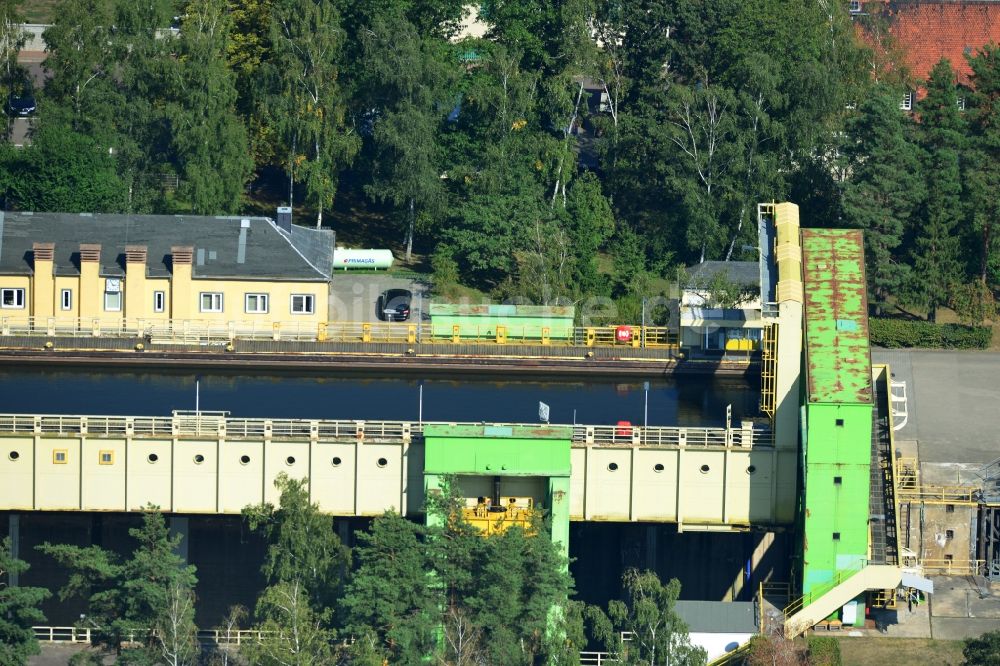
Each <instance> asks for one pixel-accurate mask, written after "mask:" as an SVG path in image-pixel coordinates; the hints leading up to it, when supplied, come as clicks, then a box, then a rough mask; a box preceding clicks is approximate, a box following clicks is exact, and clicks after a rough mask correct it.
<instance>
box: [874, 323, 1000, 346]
mask: <svg viewBox="0 0 1000 666" xmlns="http://www.w3.org/2000/svg"><path fill="white" fill-rule="evenodd" d="M868 329H869V333H870V334H871V341H872V344H873V345H876V346H878V347H888V348H890V349H897V348H900V347H924V348H928V349H987V348H988V347H989V346H990V344H991V343H992V342H993V329H992V328H990V327H989V326H965V325H962V324H932V323H930V322H927V321H910V320H907V319H877V318H875V317H872V318H871V319H869V320H868Z"/></svg>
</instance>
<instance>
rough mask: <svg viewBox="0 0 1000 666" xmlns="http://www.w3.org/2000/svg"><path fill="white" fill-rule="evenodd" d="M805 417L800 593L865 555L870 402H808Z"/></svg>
mask: <svg viewBox="0 0 1000 666" xmlns="http://www.w3.org/2000/svg"><path fill="white" fill-rule="evenodd" d="M806 418H807V426H806V430H807V435H806V437H807V439H806V441H807V442H808V448H807V450H806V455H805V463H806V464H805V475H804V483H805V510H804V514H805V515H804V521H803V523H804V532H805V534H804V539H803V548H802V591H803V593H809V592H810V591H812V590H813V589H814V588H816V587H817V586H821V585H823V584H824V583H827V582H828V581H830V580H833V578H834V576H835V575H836V573H837V572H838V571H844V570H848V569H852V568H856V567H857V566H858V565H860V564H861V563H862V561H863V560H865V559H867V557H868V514H869V507H868V492H869V485H870V481H871V479H870V464H871V427H872V406H871V405H865V404H861V405H808V407H807V410H806ZM838 419H840V420H841V421H842V422H843V425H840V426H838V425H837V420H838ZM836 537H839V538H836Z"/></svg>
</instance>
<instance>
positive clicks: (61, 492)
mask: <svg viewBox="0 0 1000 666" xmlns="http://www.w3.org/2000/svg"><path fill="white" fill-rule="evenodd" d="M56 460H63V461H64V462H55V461H56ZM35 494H36V508H38V509H42V510H48V511H56V510H73V509H79V508H80V440H79V439H78V438H75V437H73V438H70V437H65V438H62V437H61V438H59V439H54V438H53V439H49V438H39V440H38V445H37V447H36V448H35Z"/></svg>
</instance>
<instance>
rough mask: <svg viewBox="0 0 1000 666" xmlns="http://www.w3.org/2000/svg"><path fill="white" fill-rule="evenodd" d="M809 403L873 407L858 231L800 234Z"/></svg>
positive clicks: (861, 241)
mask: <svg viewBox="0 0 1000 666" xmlns="http://www.w3.org/2000/svg"><path fill="white" fill-rule="evenodd" d="M802 272H803V278H804V282H805V285H804V286H805V321H806V331H805V334H806V380H807V389H806V390H807V400H808V402H810V403H813V404H815V403H834V404H844V403H869V404H870V403H871V401H872V377H871V350H870V347H869V342H868V296H867V286H866V284H865V249H864V239H863V237H862V235H861V232H860V231H858V230H856V229H803V230H802Z"/></svg>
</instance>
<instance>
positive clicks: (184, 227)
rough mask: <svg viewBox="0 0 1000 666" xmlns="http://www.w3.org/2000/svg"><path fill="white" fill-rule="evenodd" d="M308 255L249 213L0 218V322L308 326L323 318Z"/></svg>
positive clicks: (316, 267) (325, 278)
mask: <svg viewBox="0 0 1000 666" xmlns="http://www.w3.org/2000/svg"><path fill="white" fill-rule="evenodd" d="M313 245H314V246H315V245H317V244H316V243H314V244H313ZM331 248H332V243H331ZM312 249H315V248H312ZM309 250H310V248H309V247H301V246H299V244H298V243H296V242H293V234H292V233H290V231H289V230H285V229H281V228H279V227H278V226H277V225H276V224H275V223H274V222H273V221H271V220H270V219H267V218H260V217H196V216H167V215H138V216H135V215H96V214H95V215H89V214H81V215H76V214H67V213H10V212H7V213H2V214H0V318H3V319H5V320H7V321H19V320H29V321H31V322H32V324H33V325H34V326H35V327H38V328H43V327H46V326H48V327H53V326H57V327H60V328H62V327H66V326H76V327H78V328H81V329H88V330H93V329H95V328H96V327H100V328H101V329H106V330H113V329H127V330H132V329H137V330H141V329H143V328H144V327H148V326H149V325H150V324H155V323H166V322H169V321H173V322H175V323H176V322H179V321H188V322H204V323H213V324H220V323H229V324H231V325H234V326H239V327H247V326H250V327H260V328H266V327H273V326H275V325H277V326H278V327H289V326H291V327H296V328H299V329H302V328H307V329H308V328H313V329H315V328H316V327H317V326H318V324H319V323H320V322H326V321H327V316H328V282H329V274H330V272H329V269H330V266H327V265H324V255H323V252H319V253H318V254H317V253H316V252H312V253H310V251H309ZM310 254H312V255H313V256H309V255H310ZM331 256H332V255H331Z"/></svg>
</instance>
